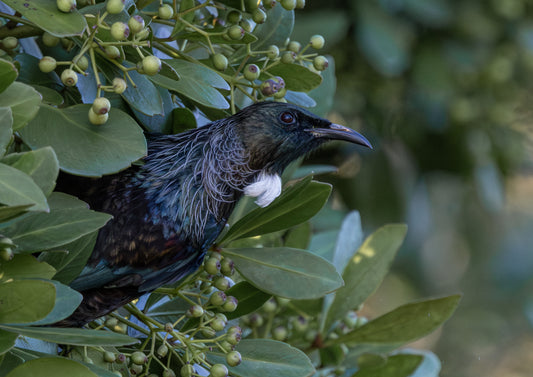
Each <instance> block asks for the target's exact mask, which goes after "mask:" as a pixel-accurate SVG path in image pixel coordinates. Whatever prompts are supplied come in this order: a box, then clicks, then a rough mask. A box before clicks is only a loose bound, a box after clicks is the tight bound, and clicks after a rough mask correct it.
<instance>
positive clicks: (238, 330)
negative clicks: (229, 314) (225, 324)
mask: <svg viewBox="0 0 533 377" xmlns="http://www.w3.org/2000/svg"><path fill="white" fill-rule="evenodd" d="M226 334H228V335H229V334H242V329H241V328H240V327H239V326H231V327H230V328H229V329H228V331H226Z"/></svg>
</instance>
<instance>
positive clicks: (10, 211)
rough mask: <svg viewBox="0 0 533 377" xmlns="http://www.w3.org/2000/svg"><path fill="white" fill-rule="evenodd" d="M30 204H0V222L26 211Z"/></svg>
mask: <svg viewBox="0 0 533 377" xmlns="http://www.w3.org/2000/svg"><path fill="white" fill-rule="evenodd" d="M31 206H32V204H25V205H19V206H0V222H4V221H8V220H11V219H14V218H15V217H18V216H20V215H23V214H25V213H26V212H28V209H29V208H30V207H31Z"/></svg>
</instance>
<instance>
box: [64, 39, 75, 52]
mask: <svg viewBox="0 0 533 377" xmlns="http://www.w3.org/2000/svg"><path fill="white" fill-rule="evenodd" d="M61 46H63V48H64V49H65V50H67V51H70V49H71V48H72V47H74V42H73V41H72V40H70V39H68V38H61Z"/></svg>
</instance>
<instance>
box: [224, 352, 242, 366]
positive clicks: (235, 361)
mask: <svg viewBox="0 0 533 377" xmlns="http://www.w3.org/2000/svg"><path fill="white" fill-rule="evenodd" d="M241 362H242V357H241V354H240V353H239V352H238V351H231V352H228V353H227V354H226V363H228V365H229V366H230V367H236V366H237V365H239V364H240V363H241Z"/></svg>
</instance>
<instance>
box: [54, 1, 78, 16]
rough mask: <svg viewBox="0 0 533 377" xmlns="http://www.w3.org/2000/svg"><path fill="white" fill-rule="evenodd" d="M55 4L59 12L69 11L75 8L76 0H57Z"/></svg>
mask: <svg viewBox="0 0 533 377" xmlns="http://www.w3.org/2000/svg"><path fill="white" fill-rule="evenodd" d="M56 5H57V9H59V10H60V11H61V12H65V13H70V12H72V11H73V10H74V9H76V0H57V1H56Z"/></svg>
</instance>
